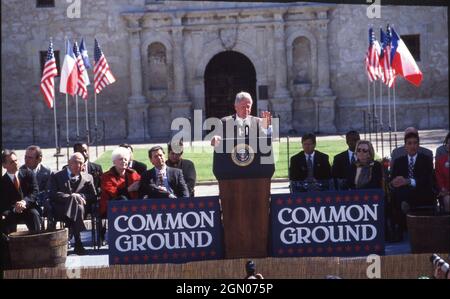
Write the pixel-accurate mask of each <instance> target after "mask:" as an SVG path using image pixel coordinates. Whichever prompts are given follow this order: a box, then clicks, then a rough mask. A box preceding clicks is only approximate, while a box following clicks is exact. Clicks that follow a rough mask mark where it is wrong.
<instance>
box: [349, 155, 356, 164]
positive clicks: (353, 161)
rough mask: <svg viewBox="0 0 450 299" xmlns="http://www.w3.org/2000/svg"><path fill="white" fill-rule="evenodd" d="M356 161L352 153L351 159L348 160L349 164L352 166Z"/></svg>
mask: <svg viewBox="0 0 450 299" xmlns="http://www.w3.org/2000/svg"><path fill="white" fill-rule="evenodd" d="M355 161H356V159H355V153H352V159H351V160H350V163H351V164H353V163H355Z"/></svg>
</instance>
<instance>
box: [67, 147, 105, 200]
mask: <svg viewBox="0 0 450 299" xmlns="http://www.w3.org/2000/svg"><path fill="white" fill-rule="evenodd" d="M73 152H74V153H81V154H82V155H83V157H84V164H83V172H85V173H89V174H90V175H92V177H93V178H94V186H95V188H96V189H95V190H96V192H97V194H99V195H100V191H101V189H100V178H101V176H102V174H103V169H102V166H101V165H99V164H96V163H94V162H91V161H89V150H88V146H87V144H86V143H75V144H74V145H73Z"/></svg>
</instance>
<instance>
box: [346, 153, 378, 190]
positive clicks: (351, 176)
mask: <svg viewBox="0 0 450 299" xmlns="http://www.w3.org/2000/svg"><path fill="white" fill-rule="evenodd" d="M347 160H348V159H347ZM373 163H374V165H373V166H372V177H371V179H370V181H369V182H368V183H367V184H365V185H364V186H363V187H361V188H359V189H381V188H382V186H383V185H382V180H383V172H382V171H383V170H382V168H381V163H380V162H378V161H374V162H373ZM355 176H356V165H355V164H352V165H351V166H350V170H349V171H348V172H347V179H346V184H345V187H344V189H356V186H355Z"/></svg>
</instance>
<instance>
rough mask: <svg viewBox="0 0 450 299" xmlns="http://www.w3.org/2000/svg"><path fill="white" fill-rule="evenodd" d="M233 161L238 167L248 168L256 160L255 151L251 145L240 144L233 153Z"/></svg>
mask: <svg viewBox="0 0 450 299" xmlns="http://www.w3.org/2000/svg"><path fill="white" fill-rule="evenodd" d="M231 159H232V160H233V162H234V164H236V165H237V166H247V165H249V164H251V163H252V162H253V160H254V159H255V151H254V150H253V148H252V147H251V146H250V145H248V144H244V143H240V144H238V145H236V146H235V147H234V148H233V150H232V151H231Z"/></svg>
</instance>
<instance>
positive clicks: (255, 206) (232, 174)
mask: <svg viewBox="0 0 450 299" xmlns="http://www.w3.org/2000/svg"><path fill="white" fill-rule="evenodd" d="M261 145H263V146H261ZM262 149H263V151H262ZM268 149H269V151H267V150H268ZM274 172H275V165H274V162H273V156H272V144H271V139H270V137H259V138H257V142H254V141H253V142H249V139H248V138H230V139H226V138H225V139H222V142H221V145H219V147H216V148H215V150H214V158H213V173H214V175H215V176H216V178H217V180H218V181H219V197H220V203H221V208H222V223H223V229H224V253H225V258H243V257H266V256H268V253H269V252H268V248H269V233H270V231H269V228H270V223H269V206H270V182H271V178H272V176H273V173H274Z"/></svg>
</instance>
